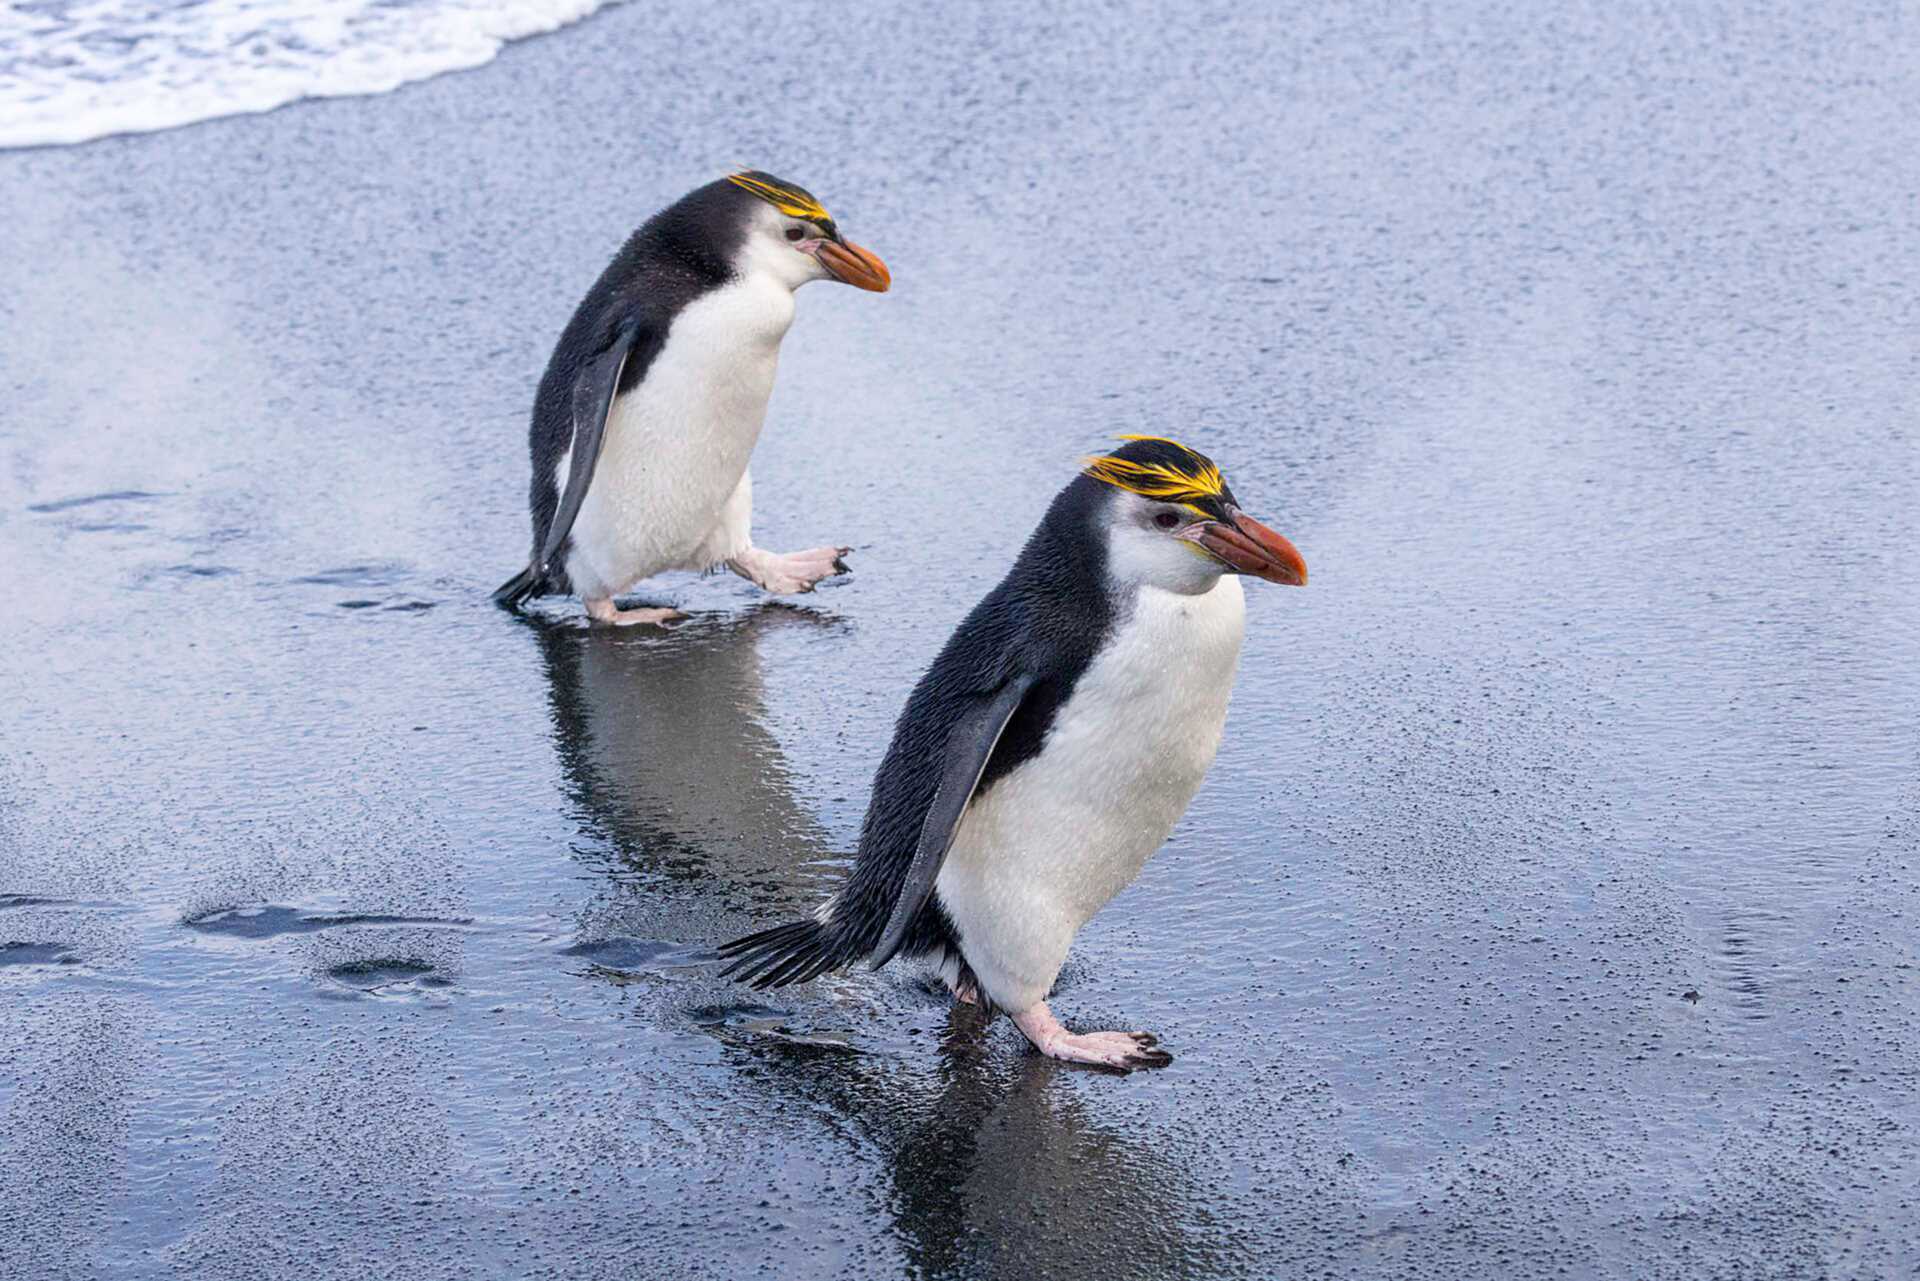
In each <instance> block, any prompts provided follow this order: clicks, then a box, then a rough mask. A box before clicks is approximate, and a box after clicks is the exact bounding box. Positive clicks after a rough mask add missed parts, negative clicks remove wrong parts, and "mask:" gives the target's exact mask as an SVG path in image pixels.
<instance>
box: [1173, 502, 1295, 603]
mask: <svg viewBox="0 0 1920 1281" xmlns="http://www.w3.org/2000/svg"><path fill="white" fill-rule="evenodd" d="M1227 517H1228V521H1227V522H1221V521H1217V520H1210V521H1207V522H1206V523H1205V524H1203V525H1200V526H1199V527H1198V528H1197V529H1195V531H1194V532H1193V534H1192V535H1190V536H1191V537H1192V539H1193V541H1194V542H1196V543H1198V544H1199V545H1200V546H1202V547H1204V548H1206V549H1207V551H1209V552H1210V553H1212V554H1213V555H1214V557H1216V558H1217V559H1219V560H1221V561H1223V562H1225V563H1226V564H1227V565H1228V566H1230V567H1231V568H1232V569H1233V571H1234V572H1235V573H1236V574H1252V575H1253V576H1254V577H1255V578H1264V579H1266V580H1267V581H1268V582H1270V583H1279V584H1281V585H1282V586H1285V587H1305V586H1306V585H1307V562H1306V560H1305V559H1304V558H1302V557H1301V555H1300V549H1299V548H1297V547H1295V546H1294V545H1293V544H1292V543H1290V542H1288V541H1287V540H1286V539H1284V538H1282V537H1281V536H1280V535H1278V534H1276V533H1274V532H1273V531H1272V530H1271V529H1268V528H1267V527H1266V526H1265V525H1262V524H1261V523H1260V522H1259V521H1257V520H1255V519H1254V518H1253V517H1251V516H1249V515H1247V514H1246V513H1245V512H1243V511H1241V510H1240V509H1239V508H1238V507H1229V508H1227Z"/></svg>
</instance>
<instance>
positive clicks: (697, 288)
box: [527, 178, 759, 594]
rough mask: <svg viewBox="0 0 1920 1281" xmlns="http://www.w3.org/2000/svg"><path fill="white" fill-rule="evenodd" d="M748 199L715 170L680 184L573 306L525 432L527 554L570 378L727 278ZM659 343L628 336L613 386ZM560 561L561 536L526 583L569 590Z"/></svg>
mask: <svg viewBox="0 0 1920 1281" xmlns="http://www.w3.org/2000/svg"><path fill="white" fill-rule="evenodd" d="M758 204H759V200H758V198H757V197H755V196H753V195H751V194H750V193H748V192H746V191H743V190H741V189H740V188H739V187H737V186H735V185H734V184H733V183H731V182H729V181H728V180H726V179H724V178H722V179H719V180H718V181H715V182H710V183H708V184H707V185H706V186H704V187H700V188H698V189H696V190H694V191H692V192H689V193H688V194H687V195H685V196H683V197H681V198H680V199H679V200H677V201H675V202H674V203H673V204H671V205H669V206H667V207H666V208H665V209H663V210H661V211H660V212H659V213H657V214H655V215H654V216H653V217H651V218H649V219H647V221H646V222H645V223H643V224H641V226H640V229H639V230H637V231H635V232H634V233H633V234H632V235H631V236H629V237H627V242H626V243H625V244H624V245H622V246H621V247H620V252H619V253H617V254H615V255H614V256H613V261H612V262H610V263H608V264H607V268H606V270H605V271H603V272H601V273H600V278H599V279H598V280H596V281H594V282H593V288H591V289H589V290H588V291H587V296H586V297H585V298H583V299H582V300H581V302H580V305H579V307H577V308H575V310H574V313H573V319H572V320H570V321H568V322H567V327H566V329H565V330H564V331H562V333H561V335H560V341H559V343H558V344H557V345H556V346H555V347H554V349H553V355H552V357H551V358H549V359H548V361H547V370H546V373H545V374H544V375H543V376H542V377H541V379H540V390H539V391H538V393H536V395H535V396H534V401H533V421H532V424H531V426H530V427H529V429H528V433H527V446H528V452H529V453H530V454H531V455H532V460H533V479H532V483H531V484H530V485H529V487H528V506H529V508H530V510H531V511H532V514H533V550H534V555H535V557H536V558H537V557H538V555H539V551H540V547H541V545H542V544H543V543H544V542H545V541H546V536H547V526H548V524H549V523H550V522H551V521H552V520H553V514H554V511H555V509H556V508H557V507H558V506H559V504H560V490H559V487H558V485H557V484H556V483H555V478H554V469H555V468H556V467H558V466H559V464H560V459H561V458H562V457H564V456H565V455H566V452H567V450H568V449H569V448H570V447H571V446H572V444H573V388H574V383H575V382H576V381H577V380H578V379H579V377H580V372H581V370H582V369H583V368H584V367H585V366H586V364H587V362H588V361H590V360H592V359H593V358H594V357H595V356H597V355H599V354H600V353H601V352H603V351H605V350H607V348H608V347H609V346H610V345H611V344H612V343H613V341H614V339H615V337H616V336H617V335H618V334H619V333H620V332H621V331H622V330H623V329H626V328H628V327H630V326H631V327H634V328H635V329H637V331H638V332H639V333H641V334H643V335H644V334H648V333H652V334H654V335H656V336H657V337H664V335H665V333H666V331H667V329H668V327H669V326H670V325H671V324H672V323H673V317H674V315H675V314H676V313H678V312H679V311H680V310H681V309H682V308H684V307H685V306H686V305H687V304H688V303H690V302H692V301H693V300H694V299H696V298H698V297H700V295H702V294H704V293H707V292H708V291H710V290H713V289H718V288H720V287H721V286H723V285H725V284H727V283H728V282H729V281H730V280H732V279H733V276H734V271H733V261H734V257H735V255H736V254H737V252H738V251H739V248H740V246H741V244H742V243H743V242H744V240H745V238H746V235H747V229H748V227H749V226H750V225H751V223H752V219H753V214H754V211H755V209H756V207H757V206H758ZM659 346H660V344H659V342H658V341H655V342H653V343H652V344H648V343H644V342H636V343H635V344H634V353H635V354H634V356H633V358H631V359H629V360H628V361H627V365H626V369H625V370H624V372H623V373H622V374H621V377H620V386H619V388H618V389H617V392H616V394H617V393H618V392H625V391H629V390H631V389H632V388H633V387H634V386H635V385H637V384H638V383H639V382H640V381H641V380H643V379H644V378H645V377H646V376H647V368H648V366H649V365H650V364H651V362H652V357H653V354H654V353H656V352H657V351H658V350H659ZM565 562H566V555H565V548H564V546H563V548H562V550H561V553H560V554H559V555H557V556H555V557H554V560H553V564H552V566H551V568H550V570H549V574H548V581H547V582H546V583H544V584H539V585H537V586H536V588H535V590H537V591H542V592H559V593H562V594H565V593H570V592H571V591H572V590H573V589H572V585H571V584H569V583H568V582H566V581H565V578H566V570H565V569H564V565H565Z"/></svg>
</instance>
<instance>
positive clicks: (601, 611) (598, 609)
mask: <svg viewBox="0 0 1920 1281" xmlns="http://www.w3.org/2000/svg"><path fill="white" fill-rule="evenodd" d="M587 617H588V618H591V619H592V620H593V621H594V622H596V623H607V624H610V625H612V626H614V627H632V626H634V625H635V624H636V623H652V624H654V625H655V626H659V625H661V624H664V623H671V622H674V621H675V620H677V619H682V618H685V617H686V615H685V614H683V613H681V612H680V611H679V610H677V609H615V608H614V604H613V601H612V600H610V599H609V600H590V601H588V602H587Z"/></svg>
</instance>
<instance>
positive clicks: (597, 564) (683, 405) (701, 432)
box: [493, 170, 892, 624]
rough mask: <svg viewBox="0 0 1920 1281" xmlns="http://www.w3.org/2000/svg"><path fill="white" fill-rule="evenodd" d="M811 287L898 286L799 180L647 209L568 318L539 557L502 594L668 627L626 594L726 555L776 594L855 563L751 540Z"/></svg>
mask: <svg viewBox="0 0 1920 1281" xmlns="http://www.w3.org/2000/svg"><path fill="white" fill-rule="evenodd" d="M814 280H839V281H842V282H844V283H846V284H849V285H853V286H855V287H856V288H859V289H866V290H870V291H872V292H874V293H885V292H886V291H887V289H888V288H889V287H890V286H891V284H892V277H891V276H890V274H889V273H888V271H887V267H886V264H885V263H883V262H882V261H881V260H880V258H879V256H878V255H876V254H874V253H873V252H872V251H870V250H867V249H862V248H861V247H860V246H859V245H856V244H854V243H853V242H851V241H849V240H847V239H846V238H845V237H843V236H842V235H841V234H840V229H839V227H838V226H837V225H836V224H835V223H834V220H833V218H832V217H831V216H829V215H828V213H827V211H826V210H825V209H824V208H822V207H821V204H820V202H819V201H818V200H816V199H814V198H813V196H812V195H811V194H809V193H808V192H807V191H806V190H805V189H804V188H801V187H797V186H795V185H794V184H792V183H790V182H783V181H781V180H780V179H778V178H775V177H773V176H772V175H771V174H766V173H762V172H760V171H758V170H746V171H743V172H740V173H736V174H732V175H729V176H728V177H725V178H721V179H717V180H715V181H713V182H710V183H708V184H707V185H706V186H704V187H701V188H699V189H697V190H695V191H693V192H691V193H689V194H688V195H686V196H684V197H682V198H681V199H680V200H679V201H677V202H676V203H674V204H672V205H670V206H668V207H667V208H666V209H664V210H662V211H661V212H659V213H657V214H655V215H654V216H653V217H652V218H650V219H648V220H647V221H646V223H644V224H643V225H642V226H641V227H640V229H639V230H638V231H636V232H634V233H633V235H632V236H631V237H630V238H629V239H628V240H627V242H626V244H625V245H624V246H623V247H622V248H621V250H620V252H619V253H618V254H616V255H615V256H614V259H613V262H612V263H610V264H609V265H608V267H607V269H606V270H605V271H603V272H602V273H601V274H600V279H599V280H598V281H596V282H595V283H594V286H593V288H592V289H590V290H588V291H587V296H586V298H585V299H584V300H583V301H582V302H581V304H580V306H579V308H578V309H577V310H576V311H575V312H574V313H573V319H572V320H571V321H569V322H568V324H567V327H566V330H565V331H564V332H563V333H562V334H561V335H560V342H559V345H558V346H556V347H555V348H554V351H553V356H552V358H551V359H550V360H549V361H548V363H547V370H546V374H545V375H544V376H543V377H542V378H541V379H540V389H539V392H538V394H537V395H536V397H535V399H534V406H533V423H532V426H531V428H530V429H529V431H528V437H527V444H528V449H529V452H530V453H531V454H532V457H533V482H532V484H531V486H530V487H529V490H528V498H529V506H530V508H531V510H532V517H533V554H532V556H531V558H530V559H529V561H528V562H527V567H526V568H525V569H523V570H521V571H520V572H519V573H518V574H516V575H514V576H513V577H512V578H511V579H509V580H507V582H505V583H503V584H501V586H500V587H499V589H498V590H496V591H495V592H494V594H493V599H494V600H495V601H496V602H498V603H499V604H501V605H503V606H506V607H508V608H515V607H518V606H519V605H520V604H521V603H522V602H524V601H526V600H527V599H528V598H529V597H532V596H540V595H550V594H558V595H577V596H579V597H581V598H582V599H583V600H584V601H585V603H586V607H587V615H588V617H590V618H591V619H593V620H594V621H595V622H597V623H612V624H630V623H665V622H669V621H671V620H672V619H674V618H677V617H680V615H679V613H678V611H676V610H671V609H619V608H616V607H615V605H614V597H615V596H617V595H619V594H620V593H622V592H624V591H626V590H627V589H629V588H631V587H632V586H633V585H634V584H635V583H637V582H639V581H640V580H641V579H643V578H647V577H649V576H651V575H653V574H658V573H662V572H664V571H666V570H670V569H693V570H701V571H706V570H712V569H718V568H719V567H720V566H722V565H724V566H726V567H727V568H728V569H731V570H732V571H733V572H734V573H736V574H739V575H740V576H741V577H742V578H745V579H747V580H749V581H750V582H753V583H755V584H757V585H758V586H760V587H761V588H763V589H765V590H766V591H769V592H774V593H781V594H784V593H790V592H808V591H812V590H813V588H814V585H815V584H816V583H818V582H820V580H822V579H823V578H827V577H830V576H832V575H835V574H842V573H846V572H847V566H846V562H845V561H844V560H843V559H841V558H842V557H844V556H845V555H846V554H847V552H848V550H849V549H848V548H845V547H815V548H812V549H810V550H807V551H801V552H791V553H787V554H785V555H781V554H779V553H775V552H769V551H766V550H764V549H762V548H759V547H755V546H754V545H753V537H752V533H751V525H752V513H753V480H752V477H751V476H750V475H749V473H748V470H747V460H748V457H749V456H750V455H751V454H752V453H753V447H754V444H755V443H756V442H757V441H758V440H759V439H760V428H761V425H762V423H764V422H765V420H766V416H767V397H768V396H769V395H770V394H771V393H772V391H773V376H774V369H775V366H776V365H777V364H778V362H779V358H780V340H781V339H782V338H783V337H785V336H786V332H787V327H788V326H789V325H790V324H792V322H793V295H794V291H795V290H797V289H799V288H800V286H802V285H804V284H807V283H808V282H810V281H814Z"/></svg>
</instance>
